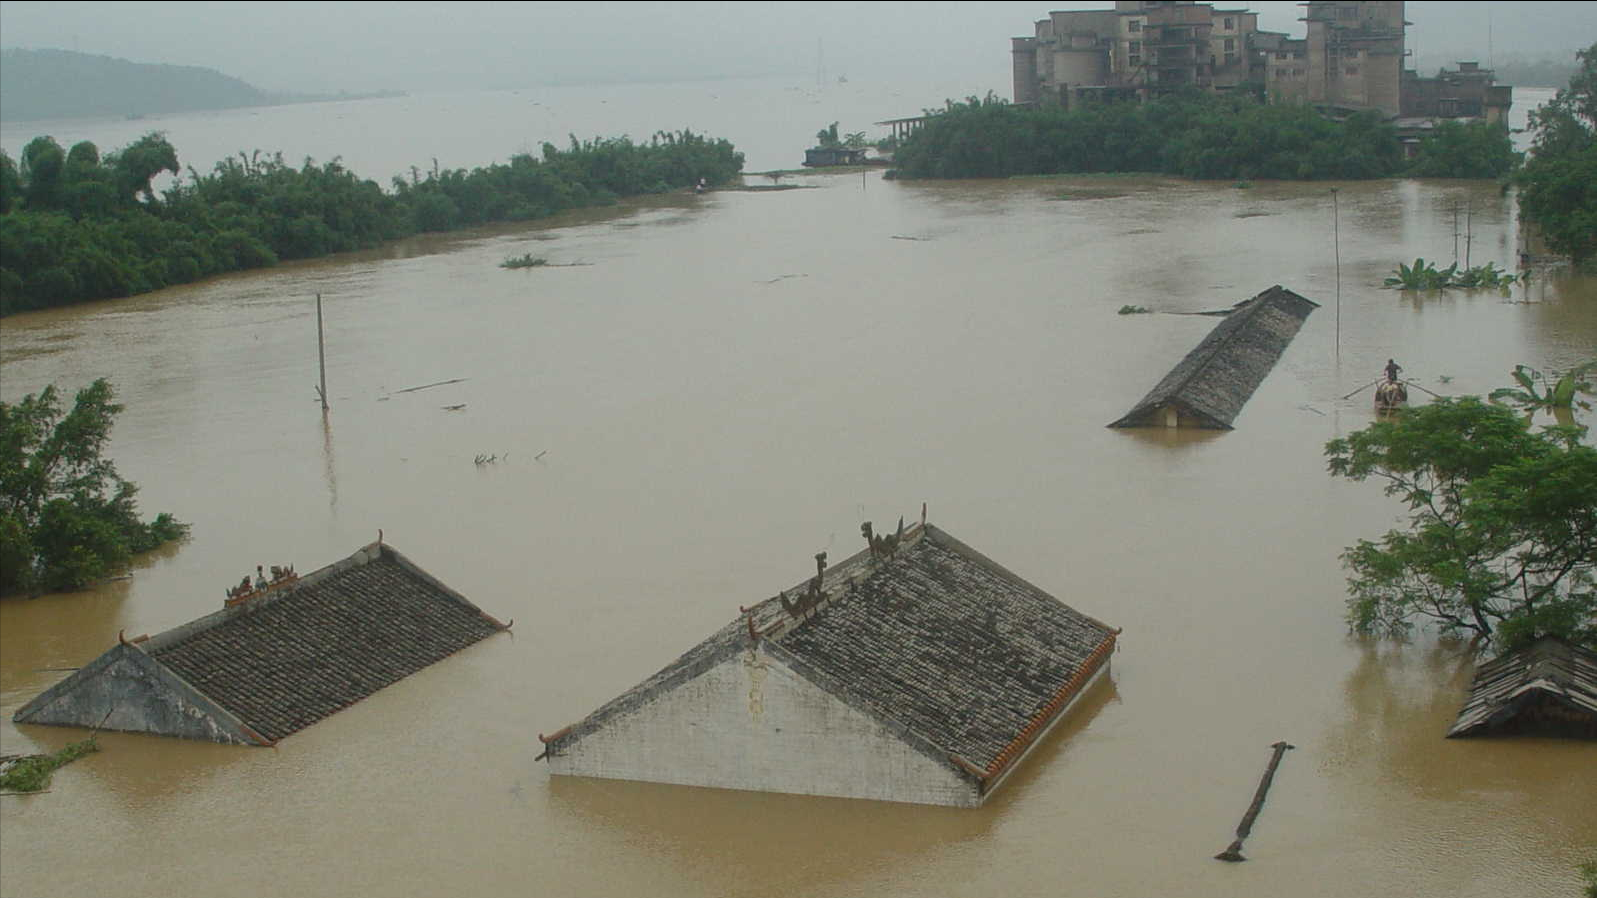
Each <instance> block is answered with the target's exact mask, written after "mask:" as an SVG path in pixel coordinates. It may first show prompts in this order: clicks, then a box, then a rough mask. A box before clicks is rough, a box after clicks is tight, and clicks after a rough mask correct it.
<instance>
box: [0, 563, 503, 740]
mask: <svg viewBox="0 0 1597 898" xmlns="http://www.w3.org/2000/svg"><path fill="white" fill-rule="evenodd" d="M228 596H229V597H228V599H227V600H226V602H225V604H224V607H223V608H222V609H221V610H219V611H216V612H214V613H212V614H209V615H206V616H205V617H202V618H199V619H198V620H195V621H192V622H190V623H188V624H184V625H183V626H180V627H177V628H175V629H172V630H168V631H166V632H165V633H161V634H159V635H157V636H153V637H148V636H141V637H138V638H136V639H133V640H124V639H122V638H121V637H120V636H118V640H117V642H118V644H117V645H115V646H112V647H111V649H110V650H109V651H107V652H105V654H103V655H101V656H100V657H98V658H96V659H94V660H93V661H91V662H89V663H88V664H86V665H84V666H83V667H82V668H80V669H79V670H78V671H77V672H76V673H74V674H72V675H71V676H69V677H67V678H66V679H64V680H62V681H61V682H60V683H57V684H56V685H55V686H52V687H51V688H49V689H47V690H45V691H44V692H43V693H41V694H40V695H39V696H38V697H36V698H34V699H33V701H30V702H28V703H27V704H26V705H24V706H23V707H22V709H21V710H19V711H17V713H16V715H15V716H14V717H13V719H14V720H15V721H16V722H17V723H43V724H58V725H63V726H84V727H98V728H103V729H110V730H124V731H129V732H139V733H153V734H157V735H163V736H180V737H184V738H189V739H205V740H210V741H212V742H230V743H236V744H241V745H271V744H273V743H275V742H277V740H279V739H282V738H283V737H284V736H287V735H289V734H291V733H294V732H297V731H299V730H301V729H303V728H305V727H307V726H310V725H311V724H313V723H315V722H317V721H319V720H321V719H322V718H324V717H327V716H329V715H331V714H334V713H337V712H338V711H341V710H343V709H344V708H346V707H348V706H350V705H352V704H354V703H355V702H358V701H360V700H361V699H363V698H366V697H367V696H369V695H371V694H372V693H374V692H376V691H378V690H379V689H382V688H384V687H385V686H389V685H391V684H393V683H395V682H398V681H399V680H401V679H403V678H405V677H407V676H409V675H411V674H413V673H415V672H416V671H418V670H421V669H422V668H424V667H427V666H428V665H430V664H433V663H434V662H436V661H440V660H442V659H443V658H446V657H448V656H449V655H452V654H454V653H455V652H458V651H460V650H461V649H463V648H465V647H467V646H469V645H472V644H473V643H476V642H478V641H480V640H482V639H485V638H487V637H489V636H491V635H493V634H494V633H497V632H499V631H500V630H504V629H508V627H507V626H506V625H504V624H501V623H499V622H498V621H496V620H494V619H493V618H492V617H489V616H488V615H487V614H484V613H483V612H482V610H481V609H479V608H478V607H477V606H476V605H473V604H472V603H471V602H469V601H467V600H466V599H465V597H464V596H461V595H460V594H459V593H457V592H455V591H454V590H452V589H450V588H449V587H447V586H445V585H443V584H442V583H440V582H438V581H437V580H436V579H434V578H433V577H432V576H430V575H429V574H427V572H425V571H423V570H422V569H421V568H419V567H417V566H416V565H414V564H413V563H411V562H410V560H409V559H407V558H405V556H403V555H401V554H400V553H399V552H397V551H395V550H394V549H392V548H390V547H389V546H386V545H384V544H383V543H382V542H381V541H379V542H376V543H373V544H371V545H369V546H366V547H365V548H363V549H361V550H360V551H358V552H356V553H355V554H354V555H351V556H350V557H348V558H346V559H344V560H343V561H339V562H336V563H334V564H331V565H328V566H327V567H324V568H322V569H321V570H319V571H316V572H314V573H310V574H306V575H305V576H303V577H293V576H289V577H285V578H283V579H282V580H280V581H279V582H278V583H277V585H273V586H266V587H264V588H256V589H247V590H243V591H242V592H240V591H237V590H229V592H228Z"/></svg>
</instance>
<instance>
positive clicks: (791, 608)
mask: <svg viewBox="0 0 1597 898" xmlns="http://www.w3.org/2000/svg"><path fill="white" fill-rule="evenodd" d="M867 526H868V525H867ZM825 579H826V553H825V552H818V553H816V555H815V579H814V580H811V581H810V585H809V587H808V588H807V589H806V590H805V591H804V594H803V595H801V596H799V597H798V599H797V600H796V601H791V602H790V601H788V598H787V595H786V594H784V593H777V594H776V598H777V600H778V601H780V602H781V603H782V610H783V611H786V612H787V613H788V616H789V617H795V618H797V617H803V616H805V615H806V614H808V613H809V612H810V611H811V610H813V609H814V608H815V606H817V605H819V604H820V603H821V599H823V598H825V593H824V592H822V590H821V586H822V583H823V582H824V581H825ZM750 626H753V624H752V622H751V624H750Z"/></svg>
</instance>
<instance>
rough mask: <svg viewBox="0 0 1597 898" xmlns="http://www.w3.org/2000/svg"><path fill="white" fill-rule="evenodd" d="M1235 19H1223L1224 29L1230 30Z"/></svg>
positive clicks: (1233, 26)
mask: <svg viewBox="0 0 1597 898" xmlns="http://www.w3.org/2000/svg"><path fill="white" fill-rule="evenodd" d="M1236 21H1237V20H1236V19H1226V20H1225V30H1226V31H1230V30H1231V29H1233V28H1235V27H1236Z"/></svg>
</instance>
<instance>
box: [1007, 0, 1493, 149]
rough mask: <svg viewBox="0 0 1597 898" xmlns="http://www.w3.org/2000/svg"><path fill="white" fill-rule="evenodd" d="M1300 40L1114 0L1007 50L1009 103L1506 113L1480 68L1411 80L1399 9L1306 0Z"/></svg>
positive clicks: (1133, 0)
mask: <svg viewBox="0 0 1597 898" xmlns="http://www.w3.org/2000/svg"><path fill="white" fill-rule="evenodd" d="M1302 6H1303V7H1304V15H1303V19H1302V21H1303V22H1304V23H1306V28H1305V31H1306V34H1305V35H1304V36H1303V37H1292V36H1289V35H1287V34H1284V33H1280V32H1272V31H1260V30H1259V29H1258V14H1257V13H1254V12H1251V11H1249V10H1246V9H1216V8H1215V7H1214V5H1213V4H1212V3H1196V2H1191V0H1185V2H1183V0H1174V2H1157V0H1120V2H1116V3H1115V8H1114V9H1112V10H1083V11H1074V12H1052V13H1049V14H1048V18H1046V19H1043V20H1041V21H1039V22H1037V23H1036V34H1035V35H1034V36H1033V37H1017V38H1014V39H1013V40H1012V42H1011V51H1012V53H1013V56H1014V80H1015V102H1017V103H1024V104H1034V105H1046V106H1065V107H1071V106H1075V105H1077V104H1078V103H1080V102H1082V101H1083V100H1086V99H1089V98H1094V97H1099V98H1102V97H1120V98H1138V99H1146V98H1148V97H1150V96H1157V95H1159V94H1162V93H1167V92H1169V91H1172V90H1181V89H1186V88H1194V87H1195V88H1199V89H1204V90H1215V91H1226V90H1232V89H1235V88H1237V87H1240V86H1243V85H1253V86H1255V87H1256V88H1257V89H1260V90H1262V91H1263V92H1264V93H1265V94H1266V95H1267V96H1268V97H1269V98H1270V99H1271V100H1272V101H1273V102H1300V103H1309V104H1312V105H1314V106H1318V107H1320V108H1323V109H1327V110H1330V111H1333V112H1356V111H1362V110H1374V111H1376V112H1379V113H1381V114H1382V115H1383V116H1385V117H1387V118H1396V117H1398V116H1422V117H1428V118H1438V117H1448V118H1451V117H1480V118H1485V119H1487V120H1489V121H1495V120H1498V119H1500V118H1501V117H1502V116H1503V115H1504V114H1506V112H1507V110H1508V107H1509V104H1510V102H1511V100H1512V97H1511V91H1512V89H1511V88H1509V87H1506V86H1501V87H1499V86H1494V85H1493V83H1492V74H1491V72H1490V71H1489V70H1483V69H1480V68H1479V66H1477V65H1476V64H1474V63H1460V66H1459V69H1458V71H1456V72H1449V71H1446V70H1444V71H1443V72H1442V73H1441V75H1440V76H1438V77H1437V78H1420V77H1419V76H1418V75H1417V74H1416V73H1415V72H1412V71H1405V69H1404V59H1405V58H1406V57H1407V55H1408V51H1407V49H1406V48H1405V47H1404V29H1405V28H1406V26H1407V25H1408V23H1407V22H1405V21H1404V20H1403V12H1404V4H1403V2H1402V0H1311V2H1305V3H1303V4H1302Z"/></svg>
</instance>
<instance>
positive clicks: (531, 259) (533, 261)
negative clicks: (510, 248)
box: [499, 253, 549, 268]
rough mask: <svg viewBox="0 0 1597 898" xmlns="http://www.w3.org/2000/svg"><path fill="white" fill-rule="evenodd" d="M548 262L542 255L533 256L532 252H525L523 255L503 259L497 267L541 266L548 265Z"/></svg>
mask: <svg viewBox="0 0 1597 898" xmlns="http://www.w3.org/2000/svg"><path fill="white" fill-rule="evenodd" d="M548 264H549V260H548V259H545V258H544V257H543V256H534V255H533V254H532V253H527V254H526V255H524V256H519V257H517V256H512V257H510V258H508V259H506V260H504V261H503V262H500V263H499V267H500V268H542V267H543V266H545V265H548Z"/></svg>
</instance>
